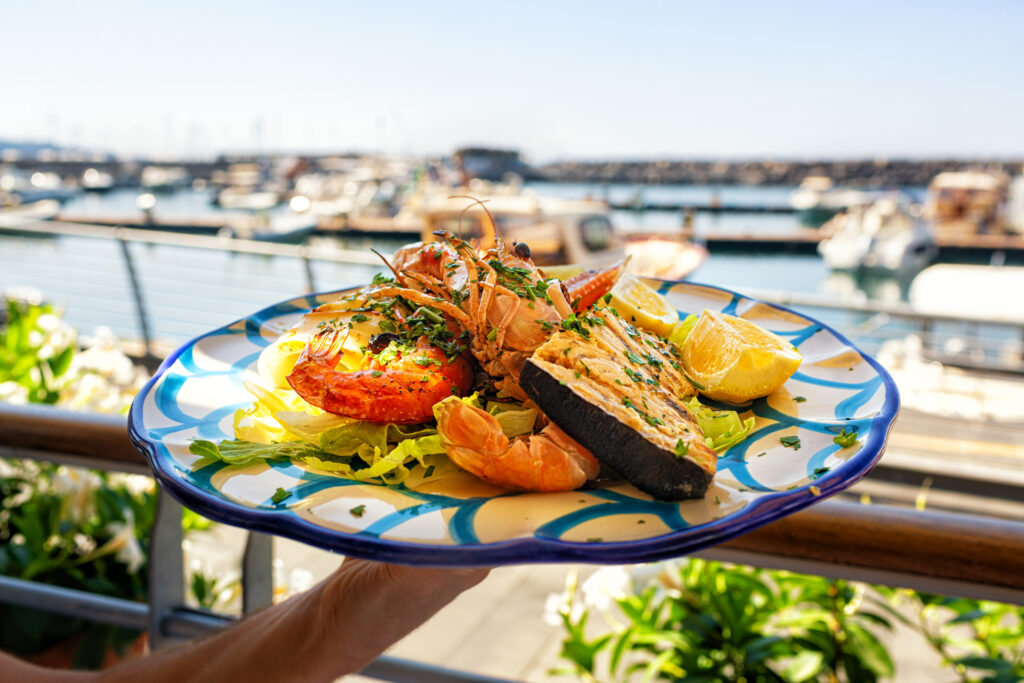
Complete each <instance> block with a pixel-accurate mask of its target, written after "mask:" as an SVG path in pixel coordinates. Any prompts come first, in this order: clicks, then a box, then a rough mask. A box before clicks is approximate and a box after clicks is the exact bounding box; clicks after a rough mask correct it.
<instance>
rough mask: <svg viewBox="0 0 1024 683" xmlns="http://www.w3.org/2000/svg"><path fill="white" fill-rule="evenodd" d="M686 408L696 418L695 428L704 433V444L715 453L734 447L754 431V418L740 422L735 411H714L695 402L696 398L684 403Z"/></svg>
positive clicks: (697, 401)
mask: <svg viewBox="0 0 1024 683" xmlns="http://www.w3.org/2000/svg"><path fill="white" fill-rule="evenodd" d="M686 407H687V408H688V409H689V410H690V412H691V413H693V416H694V417H695V418H697V426H698V427H700V430H701V432H703V433H704V443H706V444H707V445H708V447H709V448H711V449H712V450H714V451H716V452H721V451H724V450H726V449H728V448H730V447H732V446H735V445H736V444H738V443H739V442H741V441H743V440H744V439H745V438H747V435H748V434H750V432H751V431H752V430H753V429H754V423H755V420H754V418H752V417H748V418H747V419H746V420H741V419H740V414H739V413H738V412H737V411H735V410H714V409H713V408H709V407H707V406H706V405H704V404H703V403H701V402H700V401H699V400H697V397H696V396H694V397H693V398H691V399H690V400H689V401H687V402H686Z"/></svg>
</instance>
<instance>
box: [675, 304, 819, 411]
mask: <svg viewBox="0 0 1024 683" xmlns="http://www.w3.org/2000/svg"><path fill="white" fill-rule="evenodd" d="M801 360H802V359H801V356H800V352H799V351H797V350H796V347H794V346H793V345H792V344H790V343H788V342H785V341H783V340H782V339H779V338H778V337H777V336H775V335H774V334H772V333H771V332H769V331H768V330H766V329H764V328H763V327H761V326H759V325H757V324H755V323H752V322H750V321H749V320H744V319H743V318H737V317H736V316H734V315H728V314H726V313H717V312H715V311H704V312H703V313H701V315H700V318H699V319H698V320H697V322H696V324H694V326H693V329H692V330H691V331H690V332H689V334H688V335H686V341H685V342H684V343H683V346H682V361H683V367H684V368H685V370H686V372H687V374H688V375H689V376H690V377H691V378H692V379H693V380H694V381H695V382H696V383H697V384H699V385H700V387H699V389H700V393H701V395H703V396H706V397H708V398H710V399H714V400H716V401H726V402H728V403H745V402H747V401H750V400H751V399H755V398H759V397H761V396H767V395H768V394H770V393H772V392H774V391H776V390H778V389H779V387H781V386H782V385H783V384H785V383H786V380H788V379H789V378H790V377H791V376H792V375H793V373H794V372H796V371H797V368H799V367H800V362H801Z"/></svg>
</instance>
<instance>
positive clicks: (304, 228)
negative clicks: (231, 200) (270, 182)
mask: <svg viewBox="0 0 1024 683" xmlns="http://www.w3.org/2000/svg"><path fill="white" fill-rule="evenodd" d="M314 232H316V216H313V215H310V214H301V213H295V212H293V211H286V212H284V213H278V214H267V213H259V214H240V215H237V216H232V217H231V219H230V220H229V222H228V225H227V226H226V227H224V228H223V229H222V230H221V231H220V232H218V235H220V236H221V237H230V238H238V239H246V240H257V241H260V242H284V243H287V244H299V243H301V242H304V241H305V239H306V238H307V237H309V236H310V235H312V234H313V233H314Z"/></svg>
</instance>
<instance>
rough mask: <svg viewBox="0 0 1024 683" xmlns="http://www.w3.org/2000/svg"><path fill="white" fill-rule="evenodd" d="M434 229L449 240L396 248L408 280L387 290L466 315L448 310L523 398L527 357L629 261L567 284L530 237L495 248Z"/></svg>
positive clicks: (402, 276) (488, 365) (483, 361)
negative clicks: (543, 261) (537, 254)
mask: <svg viewBox="0 0 1024 683" xmlns="http://www.w3.org/2000/svg"><path fill="white" fill-rule="evenodd" d="M435 234H436V235H437V236H438V237H440V238H441V239H442V240H443V241H441V242H427V243H423V242H420V243H416V244H411V245H408V246H406V247H403V248H401V249H399V250H398V252H397V253H396V254H395V258H394V263H393V264H389V265H391V268H392V270H393V271H394V273H395V278H396V281H397V282H398V283H400V284H401V285H402V286H401V287H396V288H387V289H385V290H384V291H386V292H387V293H388V294H401V295H404V296H413V297H417V296H420V297H422V296H424V295H425V296H427V297H429V300H430V301H433V302H435V304H434V305H437V303H436V302H438V301H442V302H444V303H447V304H450V307H451V308H455V309H457V310H458V312H459V313H461V314H462V315H459V314H458V313H454V314H453V311H452V310H451V308H446V309H444V310H445V312H446V313H448V314H452V315H453V317H454V318H455V319H456V320H458V322H459V324H461V325H462V326H463V329H465V330H467V331H468V332H469V333H470V346H469V348H470V351H471V352H472V354H473V356H474V357H475V358H476V359H477V361H478V362H479V363H480V365H481V367H482V368H483V369H484V371H485V372H486V373H487V374H488V375H490V376H491V377H493V378H495V379H496V387H497V388H498V389H499V390H502V391H504V392H505V393H506V394H508V395H510V396H513V397H515V398H518V399H520V400H522V399H525V398H526V395H525V394H524V393H523V391H522V389H521V388H520V387H519V374H520V372H521V371H522V368H523V364H524V363H525V362H526V359H527V358H529V357H530V354H532V353H533V352H534V351H535V350H536V349H537V348H538V347H539V346H540V345H541V344H543V343H544V342H545V341H546V340H547V339H548V338H549V337H550V336H551V334H552V332H553V331H554V330H556V329H558V328H559V327H560V326H561V324H562V322H563V321H564V320H567V319H570V318H571V317H572V316H573V315H574V314H575V313H576V312H579V311H582V310H584V309H586V308H588V307H589V306H591V305H592V304H593V303H594V302H595V301H597V300H598V299H599V298H600V297H601V296H603V295H604V294H605V293H606V292H608V291H609V290H610V289H611V287H612V285H613V284H614V283H615V281H616V279H617V278H618V276H619V274H620V273H621V271H622V267H623V263H621V262H620V263H617V264H615V265H613V266H611V267H609V268H605V269H603V270H598V271H588V272H585V273H581V274H580V275H578V276H576V277H574V278H571V279H570V280H567V281H566V282H564V283H562V282H560V281H558V280H556V279H547V280H546V279H544V277H543V275H542V274H541V273H540V271H539V270H538V269H537V267H536V266H535V265H534V264H533V261H532V260H531V259H530V252H529V248H528V247H527V246H526V245H525V244H517V245H515V246H514V247H512V248H509V247H508V245H506V244H505V243H504V242H502V241H501V240H495V241H494V246H493V247H491V248H490V249H487V250H486V251H483V252H477V250H476V249H474V248H473V246H472V245H471V244H469V243H468V242H466V241H465V240H463V239H461V238H459V237H456V236H455V235H453V234H451V233H450V232H447V231H438V232H437V233H435ZM410 290H411V292H413V293H412V294H410ZM416 300H422V299H416ZM570 302H571V303H570Z"/></svg>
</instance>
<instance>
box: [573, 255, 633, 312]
mask: <svg viewBox="0 0 1024 683" xmlns="http://www.w3.org/2000/svg"><path fill="white" fill-rule="evenodd" d="M625 267H626V261H625V259H623V260H621V261H618V262H617V263H614V264H612V265H610V266H608V267H607V268H600V269H598V270H587V271H584V272H582V273H580V274H579V275H573V276H572V277H571V278H569V279H568V280H566V281H565V282H564V283H563V284H564V285H565V290H566V292H568V294H569V296H567V297H566V298H567V299H568V300H569V301H571V302H572V310H573V313H579V312H581V311H585V310H586V309H588V308H590V307H591V306H593V305H594V304H595V303H597V301H598V299H600V298H601V297H602V296H604V295H605V294H607V293H608V292H610V291H612V287H614V286H615V283H616V282H617V281H618V279H619V276H620V275H621V274H622V271H623V269H625Z"/></svg>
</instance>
